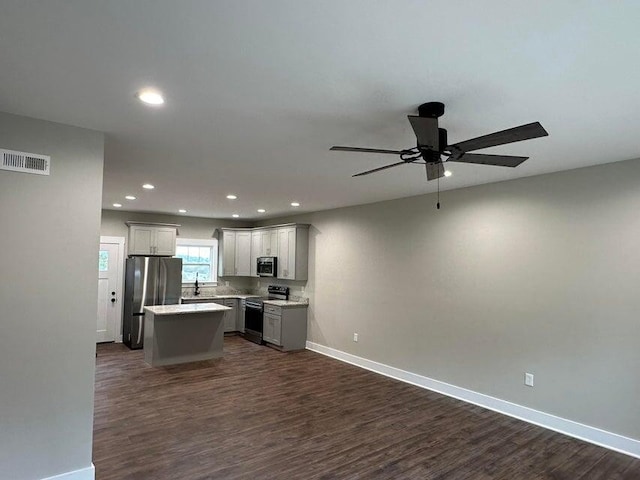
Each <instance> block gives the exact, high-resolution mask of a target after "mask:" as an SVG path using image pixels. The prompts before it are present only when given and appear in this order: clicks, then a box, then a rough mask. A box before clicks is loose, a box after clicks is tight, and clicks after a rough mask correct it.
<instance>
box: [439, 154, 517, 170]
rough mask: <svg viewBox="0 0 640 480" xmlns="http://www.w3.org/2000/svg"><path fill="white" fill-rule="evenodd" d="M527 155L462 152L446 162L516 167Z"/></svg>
mask: <svg viewBox="0 0 640 480" xmlns="http://www.w3.org/2000/svg"><path fill="white" fill-rule="evenodd" d="M527 158H529V157H515V156H513V155H488V154H484V153H463V154H461V155H459V156H457V157H456V158H453V159H452V158H451V157H449V159H448V160H447V162H461V163H479V164H482V165H496V166H498V167H517V166H518V165H520V164H521V163H522V162H524V161H525V160H526V159H527Z"/></svg>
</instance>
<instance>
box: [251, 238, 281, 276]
mask: <svg viewBox="0 0 640 480" xmlns="http://www.w3.org/2000/svg"><path fill="white" fill-rule="evenodd" d="M277 256H278V229H277V228H269V229H254V230H253V231H252V232H251V276H252V277H257V276H258V272H257V261H258V257H277Z"/></svg>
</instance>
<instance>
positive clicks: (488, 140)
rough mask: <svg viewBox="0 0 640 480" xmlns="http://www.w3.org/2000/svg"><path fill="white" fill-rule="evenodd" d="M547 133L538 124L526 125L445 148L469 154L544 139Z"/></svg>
mask: <svg viewBox="0 0 640 480" xmlns="http://www.w3.org/2000/svg"><path fill="white" fill-rule="evenodd" d="M547 135H549V134H548V133H547V131H546V130H545V129H544V128H543V127H542V125H540V122H533V123H528V124H526V125H520V126H519V127H514V128H509V129H508V130H502V131H500V132H495V133H490V134H489V135H483V136H482V137H477V138H472V139H471V140H465V141H464V142H460V143H454V144H453V145H449V146H447V149H449V150H451V151H452V153H455V152H471V151H473V150H480V149H482V148H489V147H495V146H497V145H506V144H507V143H513V142H521V141H522V140H529V139H531V138H538V137H546V136H547Z"/></svg>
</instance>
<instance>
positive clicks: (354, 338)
mask: <svg viewBox="0 0 640 480" xmlns="http://www.w3.org/2000/svg"><path fill="white" fill-rule="evenodd" d="M353 341H354V342H357V341H358V334H357V333H354V334H353Z"/></svg>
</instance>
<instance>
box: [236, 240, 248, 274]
mask: <svg viewBox="0 0 640 480" xmlns="http://www.w3.org/2000/svg"><path fill="white" fill-rule="evenodd" d="M235 263H236V273H235V274H236V275H238V276H240V277H248V276H249V275H251V232H250V231H247V232H236V259H235Z"/></svg>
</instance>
